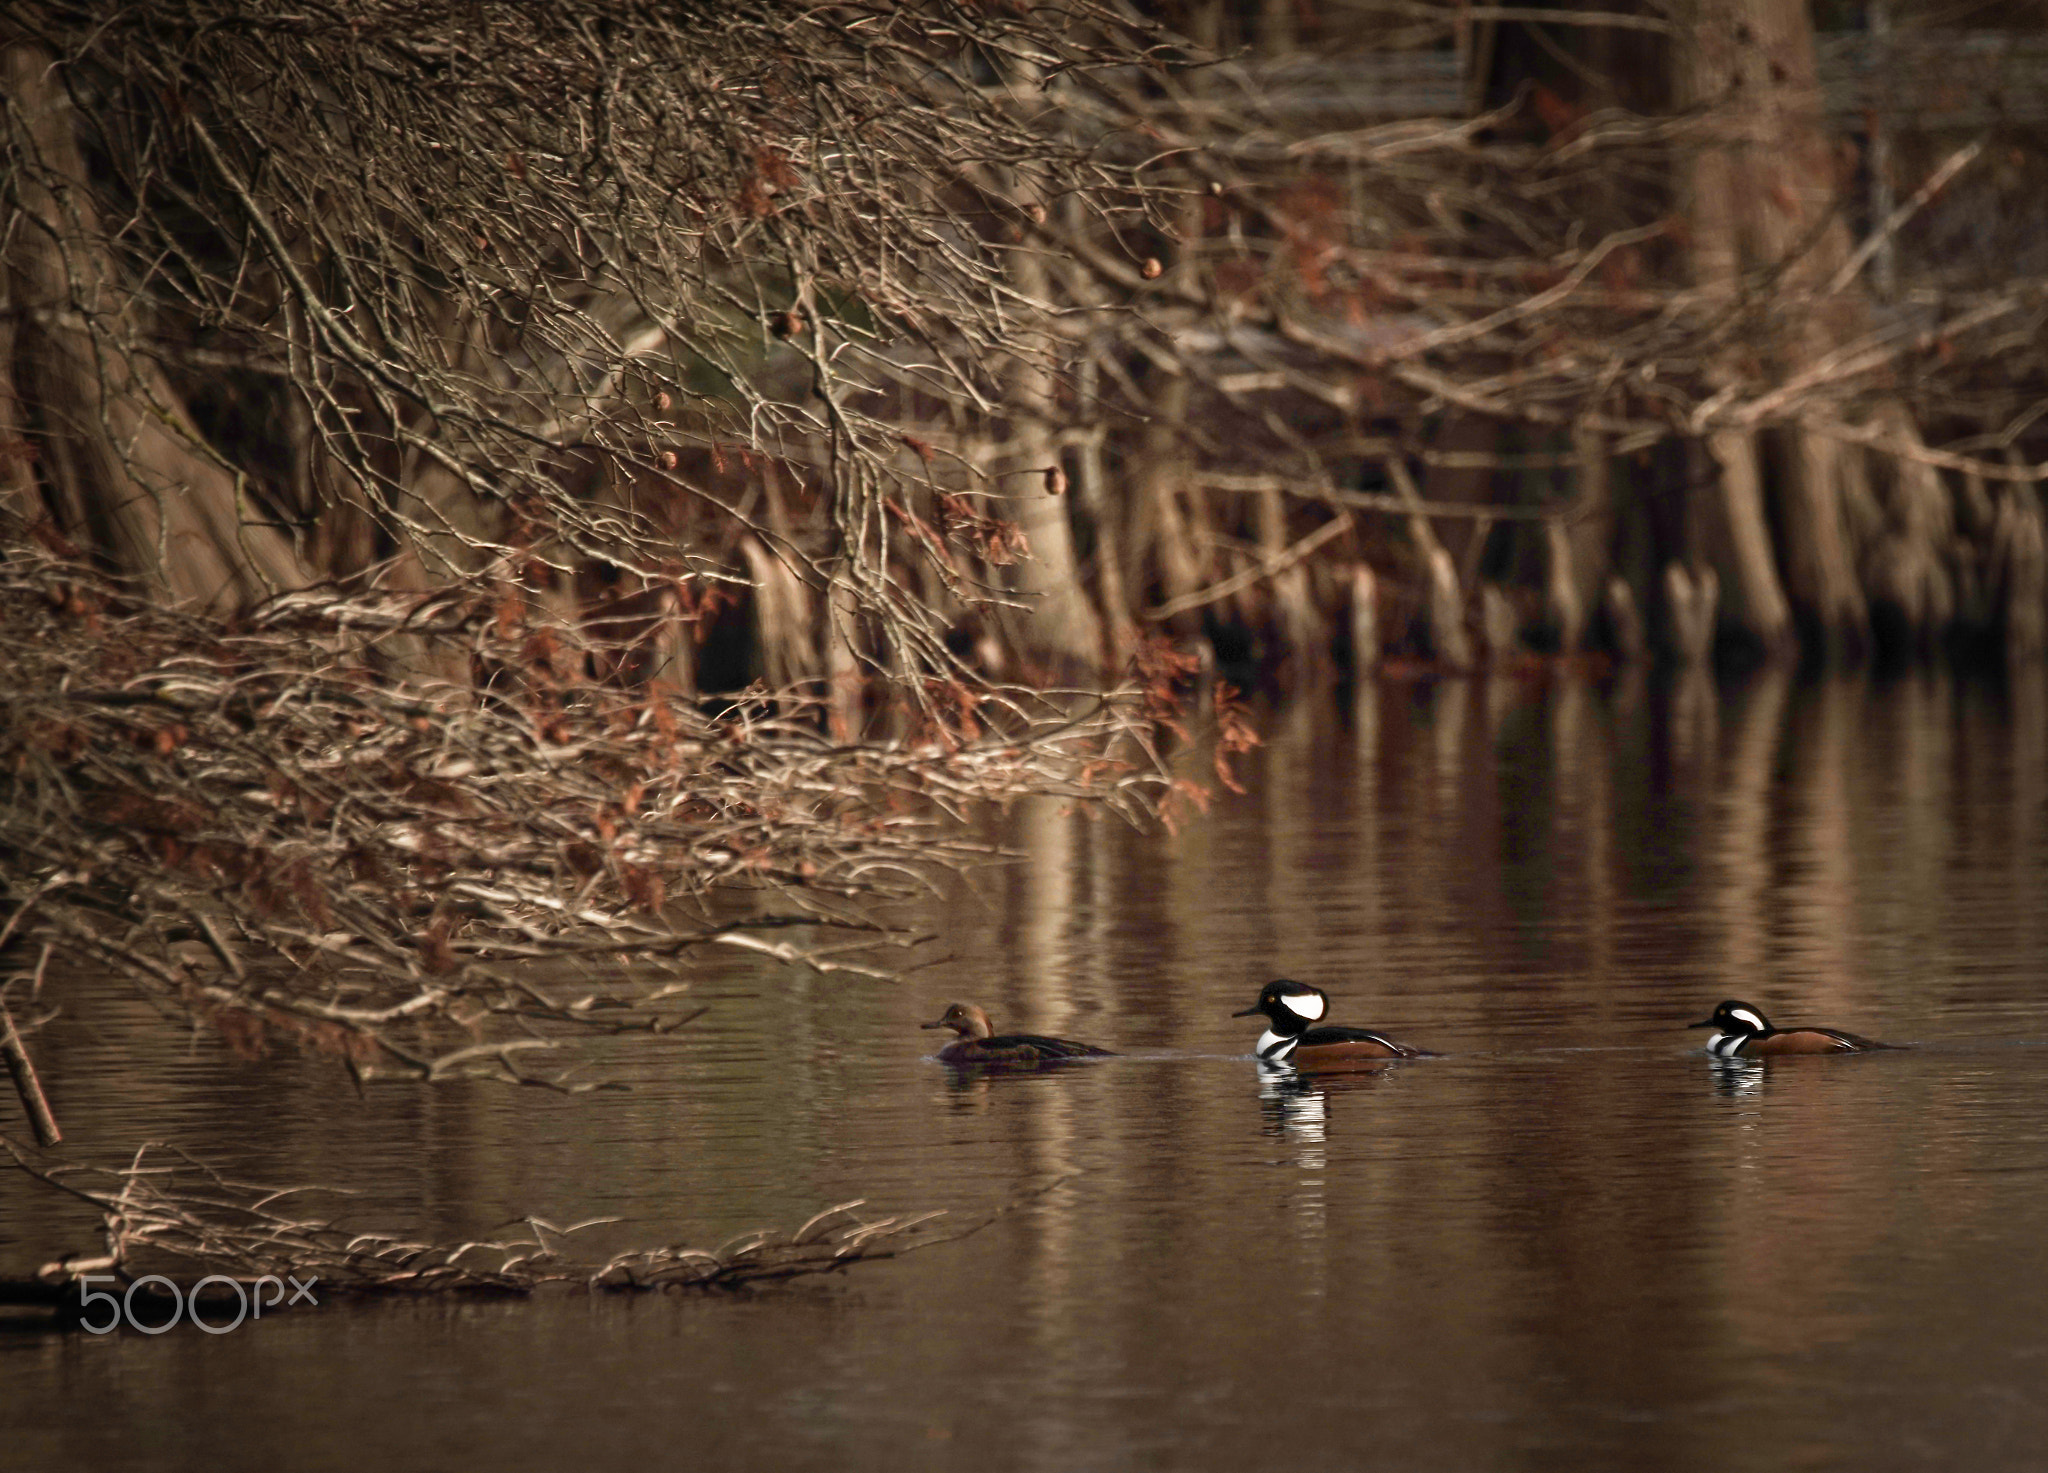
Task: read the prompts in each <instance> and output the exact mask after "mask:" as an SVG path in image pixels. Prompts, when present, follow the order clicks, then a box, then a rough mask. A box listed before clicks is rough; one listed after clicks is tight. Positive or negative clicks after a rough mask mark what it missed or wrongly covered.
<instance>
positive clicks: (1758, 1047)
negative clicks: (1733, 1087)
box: [1685, 998, 1899, 1059]
mask: <svg viewBox="0 0 2048 1473" xmlns="http://www.w3.org/2000/svg"><path fill="white" fill-rule="evenodd" d="M1685 1026H1686V1027H1688V1028H1714V1029H1718V1030H1720V1031H1719V1032H1718V1033H1717V1034H1716V1035H1715V1036H1714V1037H1713V1038H1711V1039H1709V1040H1708V1042H1707V1052H1708V1053H1710V1054H1712V1055H1713V1056H1714V1057H1715V1058H1717V1059H1732V1058H1735V1057H1736V1056H1737V1055H1738V1054H1739V1055H1742V1056H1744V1057H1749V1056H1753V1055H1757V1054H1860V1053H1865V1052H1867V1051H1869V1050H1871V1049H1881V1048H1898V1047H1899V1045H1898V1044H1895V1043H1879V1042H1877V1040H1875V1039H1872V1038H1861V1037H1858V1036H1857V1035H1856V1034H1854V1033H1844V1032H1843V1031H1842V1030H1841V1029H1839V1028H1773V1027H1772V1026H1771V1020H1770V1019H1769V1018H1766V1017H1765V1016H1764V1015H1763V1013H1762V1012H1761V1011H1760V1010H1759V1009H1757V1008H1755V1007H1752V1006H1751V1005H1750V1004H1748V1003H1746V1002H1736V1001H1735V1000H1734V999H1733V998H1731V999H1729V1000H1728V1001H1727V1002H1724V1003H1722V1004H1721V1005H1720V1006H1719V1007H1718V1008H1715V1009H1714V1015H1713V1017H1711V1018H1702V1019H1701V1020H1700V1021H1699V1022H1697V1023H1688V1024H1686V1025H1685Z"/></svg>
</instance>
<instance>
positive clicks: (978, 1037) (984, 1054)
mask: <svg viewBox="0 0 2048 1473" xmlns="http://www.w3.org/2000/svg"><path fill="white" fill-rule="evenodd" d="M918 1026H919V1027H922V1028H950V1029H952V1030H953V1032H954V1033H956V1034H958V1035H959V1036H958V1037H957V1038H955V1039H954V1040H953V1041H952V1042H951V1043H949V1044H947V1045H946V1046H945V1047H944V1048H942V1049H940V1050H939V1060H940V1062H942V1063H946V1064H1057V1063H1060V1062H1062V1061H1064V1060H1067V1059H1107V1058H1113V1057H1114V1055H1113V1054H1111V1053H1110V1051H1109V1050H1108V1049H1106V1048H1096V1047H1095V1046H1094V1045H1093V1044H1088V1043H1073V1042H1070V1041H1069V1040H1067V1039H1064V1038H1042V1037H1040V1036H1039V1035H1038V1034H1036V1033H998V1032H996V1030H995V1027H994V1025H992V1024H991V1023H990V1022H989V1020H988V1014H987V1013H984V1012H983V1011H982V1010H981V1009H980V1008H978V1007H976V1006H975V1005H974V1004H973V1003H971V1002H956V1003H954V1004H953V1005H952V1006H951V1007H949V1008H947V1009H946V1011H945V1014H944V1016H942V1017H940V1018H939V1019H937V1020H936V1021H934V1022H931V1023H922V1024H919V1025H918Z"/></svg>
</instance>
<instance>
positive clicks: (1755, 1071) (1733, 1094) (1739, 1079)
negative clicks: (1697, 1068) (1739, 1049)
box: [1707, 1054, 1769, 1099]
mask: <svg viewBox="0 0 2048 1473" xmlns="http://www.w3.org/2000/svg"><path fill="white" fill-rule="evenodd" d="M1768 1068H1769V1066H1768V1065H1767V1064H1765V1063H1764V1061H1763V1060H1761V1059H1745V1058H1741V1057H1734V1058H1721V1057H1718V1056H1716V1055H1714V1054H1709V1055H1707V1073H1708V1074H1709V1075H1710V1076H1711V1077H1712V1079H1713V1081H1714V1093H1715V1094H1721V1095H1727V1096H1729V1097H1730V1098H1732V1099H1750V1098H1753V1097H1754V1096H1757V1095H1760V1094H1762V1093H1763V1092H1764V1074H1765V1073H1766V1071H1767V1070H1768Z"/></svg>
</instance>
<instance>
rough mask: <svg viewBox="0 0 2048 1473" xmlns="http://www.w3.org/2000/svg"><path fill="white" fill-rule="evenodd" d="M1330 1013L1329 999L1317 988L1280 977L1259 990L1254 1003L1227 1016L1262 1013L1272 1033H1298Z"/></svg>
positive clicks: (1246, 1015)
mask: <svg viewBox="0 0 2048 1473" xmlns="http://www.w3.org/2000/svg"><path fill="white" fill-rule="evenodd" d="M1329 1010H1330V999H1329V998H1328V997H1326V996H1325V995H1324V993H1323V990H1322V989H1321V988H1320V987H1310V986H1309V985H1308V984H1307V983H1304V982H1294V981H1290V980H1289V979H1287V978H1285V977H1281V978H1279V979H1277V980H1275V981H1272V982H1268V983H1267V984H1266V985H1265V986H1264V987H1262V988H1260V989H1259V1000H1258V1001H1257V1002H1255V1003H1253V1004H1252V1005H1251V1006H1250V1007H1248V1008H1244V1009H1242V1010H1240V1011H1238V1012H1235V1013H1232V1014H1231V1015H1230V1016H1231V1017H1233V1018H1249V1017H1251V1016H1252V1015H1253V1014H1255V1013H1263V1014H1264V1015H1265V1018H1266V1021H1267V1022H1268V1023H1271V1024H1272V1025H1273V1031H1274V1032H1275V1033H1299V1032H1301V1031H1302V1030H1303V1029H1304V1028H1306V1027H1308V1025H1309V1024H1311V1023H1314V1022H1318V1021H1320V1020H1321V1018H1322V1016H1323V1014H1325V1013H1327V1012H1328V1011H1329Z"/></svg>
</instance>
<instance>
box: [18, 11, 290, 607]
mask: <svg viewBox="0 0 2048 1473" xmlns="http://www.w3.org/2000/svg"><path fill="white" fill-rule="evenodd" d="M4 73H5V76H6V88H5V90H6V93H7V97H8V109H7V110H8V114H9V121H10V124H11V127H10V129H9V131H10V133H11V134H12V135H13V138H12V143H13V146H14V147H15V148H16V149H17V150H18V151H19V154H20V158H21V161H20V163H19V165H18V166H17V168H16V169H15V171H14V173H13V176H12V177H13V179H14V184H15V187H14V190H13V192H12V194H11V195H10V196H9V197H7V198H5V199H0V241H4V242H5V245H4V251H5V254H4V257H0V268H4V271H5V276H6V287H5V289H6V295H7V298H8V300H9V302H10V303H11V305H12V308H13V311H14V313H15V331H14V333H13V341H12V344H11V346H12V349H13V352H12V355H11V357H10V359H9V361H8V362H7V363H6V364H4V365H0V372H4V373H5V374H7V375H8V376H9V377H10V378H11V380H12V382H11V389H12V395H13V397H14V399H15V402H16V412H18V413H19V414H20V415H21V417H22V424H21V428H22V429H24V430H26V431H27V432H28V438H29V439H30V441H31V443H33V444H34V445H35V447H36V450H37V451H38V460H39V464H40V466H41V472H42V481H43V486H44V490H45V494H46V496H47V497H48V498H49V500H50V507H49V509H50V511H51V512H52V513H53V515H54V519H55V520H56V521H57V522H58V523H59V524H60V525H61V527H62V528H63V530H64V531H65V532H66V533H67V534H69V535H70V536H71V537H72V538H74V539H75V540H76V541H78V542H80V543H83V544H86V545H89V546H91V547H92V548H94V549H95V550H97V551H98V552H100V553H101V554H102V555H103V556H105V557H106V558H107V559H108V560H109V561H110V562H112V563H113V564H114V565H115V566H117V567H118V568H120V569H121V570H122V571H124V572H128V573H132V574H135V575H137V576H138V577H140V578H141V579H142V581H143V583H144V585H145V586H146V587H147V588H149V589H150V590H151V591H152V592H153V593H154V594H155V595H156V596H158V597H162V598H168V599H172V600H175V601H178V602H184V603H192V604H197V605H199V606H201V607H203V608H210V609H233V608H241V607H246V606H248V605H250V604H253V603H255V602H258V601H259V600H261V599H263V598H265V597H268V596H269V595H271V594H273V593H277V592H280V591H282V590H285V589H290V588H298V587H303V586H304V585H305V584H306V583H308V582H310V581H311V580H310V578H309V577H308V575H307V571H306V569H305V568H304V566H303V565H302V564H301V562H300V560H299V558H298V556H297V554H296V553H295V551H294V549H293V547H292V544H291V543H290V541H289V540H287V539H286V538H285V536H284V535H283V534H282V533H281V532H280V531H279V530H278V529H277V528H276V527H275V526H274V525H271V524H268V523H266V522H263V521H260V520H257V513H256V511H255V509H254V508H252V507H251V506H250V505H249V504H248V502H247V500H246V498H245V497H244V495H243V494H242V493H243V485H242V481H241V478H240V477H239V476H238V475H237V474H236V473H235V472H234V471H233V470H231V469H229V467H228V466H227V465H225V464H224V463H223V462H222V461H221V460H219V459H218V458H217V457H215V456H214V455H213V454H211V453H210V451H209V449H208V447H207V446H206V445H205V444H204V442H203V441H201V439H200V438H199V435H198V433H197V431H196V430H195V429H194V428H193V426H192V422H191V420H190V419H189V418H188V417H187V415H186V413H185V409H184V406H183V405H182V404H181V403H179V401H178V399H177V397H176V396H175V395H174V394H173V393H172V391H171V388H170V385H169V384H168V382H167V381H166V380H165V378H164V376H163V374H162V372H161V371H160V370H158V369H157V367H156V366H155V365H154V364H153V363H152V362H151V361H150V360H149V359H148V358H147V357H145V356H144V355H142V354H141V353H139V352H137V351H134V350H135V347H136V323H135V321H134V316H133V308H132V303H131V302H130V300H129V297H128V293H127V292H126V291H125V290H124V289H123V287H122V285H121V283H120V280H119V277H118V272H117V270H116V268H115V266H114V264H113V262H111V261H110V260H108V259H107V256H106V252H105V250H104V247H103V246H102V245H101V244H100V241H101V232H100V229H99V225H98V222H97V220H96V219H95V218H94V215H93V210H92V205H91V201H90V194H89V191H88V188H87V179H86V172H85V165H84V161H83V159H82V157H81V156H80V153H79V148H78V143H77V140H76V137H75V136H74V132H73V123H72V113H71V105H70V99H69V98H68V97H67V96H66V95H65V92H64V90H63V88H62V86H61V85H60V83H59V72H58V69H57V67H56V63H55V62H54V60H53V59H52V58H51V56H50V55H49V53H47V52H45V51H44V50H42V49H41V48H40V47H37V46H34V45H31V44H28V43H26V42H16V43H14V44H10V45H8V46H7V47H6V48H5V62H4Z"/></svg>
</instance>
